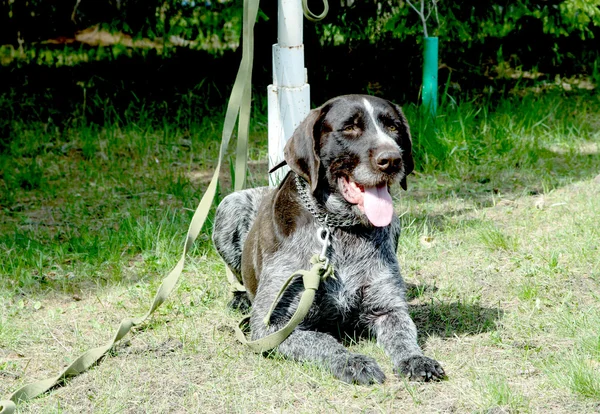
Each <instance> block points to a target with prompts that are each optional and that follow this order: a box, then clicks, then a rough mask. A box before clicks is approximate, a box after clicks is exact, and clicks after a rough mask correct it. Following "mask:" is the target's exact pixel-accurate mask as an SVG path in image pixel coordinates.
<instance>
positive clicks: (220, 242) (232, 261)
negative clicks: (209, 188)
mask: <svg viewBox="0 0 600 414" xmlns="http://www.w3.org/2000/svg"><path fill="white" fill-rule="evenodd" d="M268 191H269V187H259V188H251V189H248V190H243V191H237V192H235V193H232V194H229V195H228V196H227V197H225V198H224V199H223V201H221V203H220V204H219V206H218V207H217V212H216V214H215V224H214V226H213V235H212V239H213V243H214V245H215V248H216V249H217V252H218V253H219V255H220V256H221V257H222V258H223V261H224V262H225V264H226V265H227V266H228V267H229V269H231V272H232V273H233V274H234V275H235V277H236V278H237V280H238V282H240V283H242V270H241V269H242V251H243V249H244V242H245V241H246V236H248V232H249V231H250V227H252V223H254V219H255V218H256V215H257V214H258V208H259V206H260V203H261V202H262V200H263V198H264V196H265V195H266V194H267V193H268Z"/></svg>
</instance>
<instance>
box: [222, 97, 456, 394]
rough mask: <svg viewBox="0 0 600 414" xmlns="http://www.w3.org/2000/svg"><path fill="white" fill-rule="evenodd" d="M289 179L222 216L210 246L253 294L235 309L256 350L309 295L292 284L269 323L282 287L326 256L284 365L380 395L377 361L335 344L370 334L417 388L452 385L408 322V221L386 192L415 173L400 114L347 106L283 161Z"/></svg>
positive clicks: (351, 101) (339, 103)
mask: <svg viewBox="0 0 600 414" xmlns="http://www.w3.org/2000/svg"><path fill="white" fill-rule="evenodd" d="M284 158H285V163H287V165H288V166H289V168H290V171H289V172H288V174H287V175H286V176H285V178H284V179H283V181H282V182H281V184H280V185H279V186H278V187H277V188H276V189H271V188H267V187H261V188H255V189H248V190H243V191H239V192H235V193H232V194H230V195H228V196H227V197H225V198H224V199H223V201H222V202H221V203H220V205H219V206H218V208H217V212H216V215H215V221H214V229H213V242H214V245H215V247H216V250H217V252H218V253H219V254H220V256H221V257H222V258H223V260H224V261H225V263H226V264H227V266H228V267H229V268H230V269H231V271H232V272H233V274H234V275H235V276H236V277H237V278H238V280H239V281H240V282H241V283H243V285H244V287H245V289H246V292H245V293H237V294H236V295H235V296H234V299H233V300H232V301H231V302H230V306H231V307H234V308H245V307H246V306H248V307H251V309H250V322H249V324H250V330H251V337H252V339H258V338H262V337H264V336H266V335H269V334H271V333H273V332H275V331H277V330H279V329H281V327H283V326H284V325H285V324H286V323H287V322H288V321H289V319H290V317H291V315H293V313H294V311H295V310H296V307H297V304H298V301H299V298H300V295H301V293H302V291H303V287H302V283H301V280H297V281H296V282H294V283H292V284H291V285H290V286H289V287H288V289H287V290H286V291H285V293H284V294H283V296H282V298H281V299H280V301H279V303H278V304H277V306H276V307H275V309H274V311H273V313H272V315H271V317H270V323H269V324H268V325H267V324H265V322H264V318H265V315H267V313H268V312H269V309H270V307H271V304H272V303H273V301H274V300H275V299H276V297H277V295H278V293H279V291H280V289H281V287H282V285H283V284H284V282H285V281H286V279H287V278H288V277H289V276H290V275H291V274H293V273H294V272H295V271H296V270H298V269H308V268H310V263H309V260H310V258H311V256H313V255H314V254H315V253H319V252H320V251H322V247H323V242H322V240H321V236H320V235H319V232H320V231H322V230H323V229H324V228H328V229H330V243H329V245H328V247H327V249H326V254H325V256H326V258H327V259H328V260H329V262H330V263H331V265H332V266H333V268H334V277H331V278H327V279H326V280H324V281H323V282H321V285H320V287H319V289H318V290H317V293H316V296H315V300H314V302H313V304H312V306H311V308H310V309H309V311H308V314H307V316H306V317H305V318H304V320H303V321H302V322H301V323H300V325H298V326H297V327H296V328H295V329H294V330H293V331H292V333H291V334H290V335H289V336H288V337H287V338H286V339H285V340H284V341H283V342H282V343H281V344H280V345H279V346H278V347H277V348H276V350H277V352H279V353H280V354H282V355H283V356H285V357H288V358H291V359H293V360H297V361H310V362H316V363H318V364H321V365H323V366H325V367H326V368H327V369H329V370H330V371H331V373H332V374H333V375H334V376H335V377H337V378H338V379H340V380H342V381H345V382H348V383H355V384H373V383H382V382H383V381H384V380H385V375H384V373H383V371H382V369H381V368H380V367H379V365H378V364H377V362H376V361H375V359H373V358H371V357H369V356H366V355H360V354H356V353H351V352H350V351H349V350H348V349H347V348H346V347H345V346H344V345H343V344H342V342H340V341H339V340H338V339H341V338H340V335H342V334H343V333H344V332H368V333H369V334H370V335H371V336H374V337H375V338H376V339H377V343H378V344H379V345H380V346H381V347H383V349H384V350H385V352H386V353H387V354H388V355H389V357H390V358H391V360H392V363H393V366H394V371H395V373H396V374H398V375H402V376H406V377H408V378H409V379H411V380H417V381H431V380H440V379H443V378H445V372H444V369H443V368H442V366H441V365H440V364H439V363H438V362H437V361H435V360H434V359H431V358H428V357H426V356H424V355H423V352H422V350H421V348H420V347H419V345H418V343H417V329H416V327H415V324H414V323H413V321H412V319H411V318H410V315H409V312H408V306H407V303H406V299H405V290H406V288H405V284H404V282H403V280H402V277H401V276H400V267H399V264H398V260H397V257H396V249H397V247H398V237H399V235H400V220H399V219H398V217H397V216H396V214H395V213H394V209H393V205H392V197H391V195H390V192H389V189H390V187H391V185H392V184H394V183H399V184H400V186H401V187H402V188H403V189H404V190H406V186H407V184H406V177H407V175H408V174H410V172H411V171H412V170H413V169H414V163H413V157H412V139H411V136H410V130H409V126H408V122H407V120H406V118H405V116H404V114H403V112H402V110H401V108H400V107H399V106H397V105H395V104H393V103H391V102H389V101H386V100H384V99H381V98H377V97H373V96H368V95H344V96H340V97H337V98H334V99H331V100H329V101H328V102H326V103H325V104H323V105H322V106H321V107H319V108H316V109H313V110H312V111H310V113H309V114H308V116H307V117H306V118H305V119H304V121H303V122H302V123H301V124H300V125H299V126H298V128H297V129H296V130H295V131H294V133H293V135H292V137H291V138H290V139H289V141H288V142H287V144H286V146H285V149H284Z"/></svg>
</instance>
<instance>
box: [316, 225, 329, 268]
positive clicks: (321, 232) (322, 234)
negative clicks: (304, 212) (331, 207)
mask: <svg viewBox="0 0 600 414" xmlns="http://www.w3.org/2000/svg"><path fill="white" fill-rule="evenodd" d="M325 220H326V221H327V218H325ZM330 235H331V230H329V227H324V226H323V227H319V228H318V229H317V237H318V238H319V241H320V242H321V243H322V244H323V248H322V249H321V254H320V255H319V260H323V261H325V263H324V264H323V268H324V269H325V268H327V266H329V258H328V257H327V249H328V248H329V245H330V244H331V242H330V241H329V236H330Z"/></svg>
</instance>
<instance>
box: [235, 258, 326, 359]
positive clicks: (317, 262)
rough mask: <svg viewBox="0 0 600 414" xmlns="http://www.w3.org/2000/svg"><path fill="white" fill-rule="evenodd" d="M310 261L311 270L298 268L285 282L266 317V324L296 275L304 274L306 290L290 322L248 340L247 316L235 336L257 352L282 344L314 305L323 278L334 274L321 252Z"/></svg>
mask: <svg viewBox="0 0 600 414" xmlns="http://www.w3.org/2000/svg"><path fill="white" fill-rule="evenodd" d="M310 262H311V263H312V264H313V266H312V267H311V269H310V270H298V271H297V272H295V273H293V274H292V275H291V276H290V277H289V278H288V280H287V281H286V282H285V283H284V284H283V286H282V287H281V290H280V291H279V293H278V294H277V297H276V298H275V300H274V301H273V304H272V305H271V308H270V309H269V312H268V313H267V316H266V317H265V320H264V322H265V324H266V325H268V324H269V322H270V318H271V314H272V313H273V310H274V309H275V307H276V306H277V303H279V300H280V299H281V297H282V296H283V294H284V292H285V290H286V289H287V287H288V286H289V285H290V283H291V282H292V280H293V279H294V278H295V277H296V276H302V282H303V283H304V292H302V296H301V297H300V301H299V302H298V307H297V308H296V311H295V312H294V314H293V315H292V317H291V318H290V320H289V321H288V323H287V324H286V325H285V326H284V327H283V328H281V329H280V330H278V331H276V332H273V333H272V334H270V335H267V336H265V337H262V338H260V339H257V340H254V341H248V339H246V334H245V333H244V331H247V330H248V325H249V322H250V317H249V316H247V317H245V318H244V319H242V320H241V322H240V323H239V325H238V326H236V327H235V336H236V338H237V339H238V341H240V342H241V343H243V344H244V345H248V347H250V349H252V350H253V351H254V352H256V353H263V352H267V351H270V350H271V349H273V348H276V347H277V346H279V344H281V343H282V342H283V341H284V340H285V339H286V338H287V337H288V336H290V334H291V333H292V331H293V330H294V329H296V327H297V326H298V325H299V324H300V322H302V321H303V320H304V318H305V317H306V315H307V314H308V311H309V310H310V307H311V306H312V304H313V302H314V300H315V294H316V292H317V289H319V284H320V282H321V280H322V279H325V278H327V277H332V276H333V267H332V266H331V265H330V264H327V261H326V259H322V258H321V257H320V255H319V254H316V255H314V256H313V257H312V258H311V260H310Z"/></svg>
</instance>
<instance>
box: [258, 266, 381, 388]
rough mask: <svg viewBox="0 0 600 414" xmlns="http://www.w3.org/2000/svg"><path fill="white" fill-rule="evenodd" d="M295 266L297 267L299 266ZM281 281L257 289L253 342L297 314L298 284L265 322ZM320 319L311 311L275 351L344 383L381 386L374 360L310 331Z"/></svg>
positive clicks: (271, 282) (299, 286)
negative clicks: (311, 364)
mask: <svg viewBox="0 0 600 414" xmlns="http://www.w3.org/2000/svg"><path fill="white" fill-rule="evenodd" d="M296 264H297V263H296ZM297 265H298V267H300V264H297ZM292 266H293V265H292ZM291 272H292V271H291V270H289V271H284V274H285V273H291ZM281 279H282V278H281V277H272V278H270V279H269V278H268V279H264V282H263V283H262V284H261V285H260V286H259V291H258V293H257V295H256V298H255V300H254V303H253V306H252V314H251V317H250V329H251V331H252V339H254V340H256V339H259V338H263V337H265V336H267V335H269V334H271V333H273V332H276V331H278V330H280V329H281V328H282V327H284V326H285V325H286V324H287V322H288V321H289V320H290V318H291V316H292V315H293V313H294V312H295V310H296V307H297V305H298V302H299V299H300V295H301V293H302V290H303V288H302V287H301V285H302V283H301V281H300V280H298V281H296V283H292V284H291V285H290V286H289V287H288V289H287V290H286V292H285V294H284V296H283V297H282V299H281V300H280V302H279V304H278V305H277V307H276V308H275V310H274V312H273V313H272V315H271V318H270V323H269V325H266V324H265V322H264V318H265V316H266V314H267V312H268V311H269V308H270V306H271V303H272V302H273V300H274V299H275V297H276V296H277V292H278V290H279V288H280V286H279V284H277V283H276V280H281ZM319 315H320V313H319V311H315V309H314V308H313V309H311V310H310V311H309V313H308V315H307V316H306V318H305V319H304V321H303V322H302V323H301V324H300V325H299V326H298V327H296V329H294V331H292V333H291V334H290V335H289V336H288V337H287V338H286V339H285V340H284V341H283V342H282V343H281V344H280V345H279V346H278V347H277V349H276V350H277V351H278V352H279V353H280V354H281V355H283V356H285V357H287V358H290V359H294V360H296V361H302V362H314V363H317V364H319V365H323V366H325V367H326V368H327V369H329V370H330V371H331V373H332V374H333V375H334V376H335V377H337V378H338V379H340V380H342V381H344V382H348V383H356V384H372V383H381V382H383V381H384V380H385V375H384V373H383V371H382V370H381V368H380V367H379V365H378V364H377V362H376V361H375V360H374V359H373V358H370V357H367V356H364V355H360V354H354V353H351V352H349V351H348V350H347V349H346V348H345V347H344V346H343V345H342V344H341V343H340V342H338V341H337V340H336V339H335V338H334V337H333V336H332V335H330V334H328V333H325V332H319V331H315V330H310V327H312V326H315V325H318V324H319V320H318V318H319ZM321 316H322V315H321Z"/></svg>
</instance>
